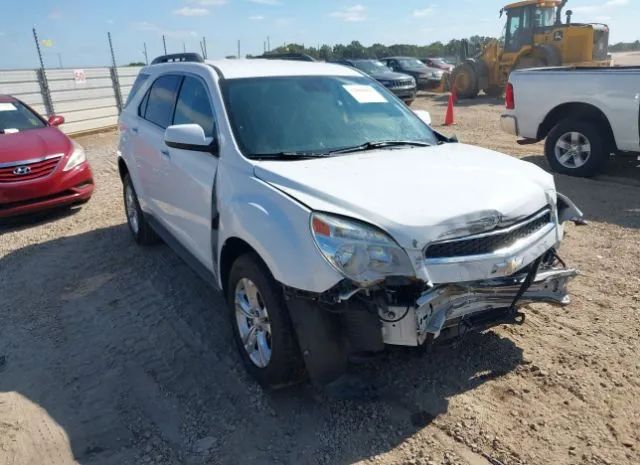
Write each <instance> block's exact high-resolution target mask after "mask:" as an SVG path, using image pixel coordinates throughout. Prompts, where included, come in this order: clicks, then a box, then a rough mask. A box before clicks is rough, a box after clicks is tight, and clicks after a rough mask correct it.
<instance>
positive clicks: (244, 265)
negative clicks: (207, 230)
mask: <svg viewBox="0 0 640 465" xmlns="http://www.w3.org/2000/svg"><path fill="white" fill-rule="evenodd" d="M227 302H228V306H229V312H230V319H231V324H232V329H233V335H234V338H235V341H236V344H237V346H238V350H239V352H240V356H241V357H242V361H243V362H244V365H245V368H246V369H247V371H248V372H249V373H250V374H251V375H252V376H253V377H254V378H255V380H256V381H258V383H260V385H261V386H262V387H264V388H267V389H276V388H279V387H284V386H288V385H291V384H294V383H297V382H300V381H302V380H303V379H304V375H305V370H304V361H303V358H302V354H301V352H300V348H299V346H298V341H297V339H296V336H295V331H294V328H293V324H292V323H291V319H290V317H289V310H288V308H287V307H286V304H285V301H284V298H283V295H282V289H281V288H280V286H278V284H277V283H276V281H275V279H274V278H273V276H272V275H271V273H270V272H269V270H268V269H267V267H266V266H265V265H264V263H263V262H262V260H260V258H259V257H258V256H257V255H255V254H254V253H248V254H245V255H242V256H240V257H239V258H238V259H237V260H236V261H235V262H234V263H233V265H232V267H231V272H230V273H229V282H228V286H227Z"/></svg>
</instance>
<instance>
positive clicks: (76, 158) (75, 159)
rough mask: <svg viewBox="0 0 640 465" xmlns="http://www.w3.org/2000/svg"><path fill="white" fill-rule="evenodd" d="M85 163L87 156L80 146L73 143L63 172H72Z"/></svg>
mask: <svg viewBox="0 0 640 465" xmlns="http://www.w3.org/2000/svg"><path fill="white" fill-rule="evenodd" d="M85 161H87V155H86V154H85V153H84V149H83V148H82V146H81V145H80V144H77V143H76V142H75V141H73V153H71V156H70V157H69V161H68V162H67V164H66V166H65V167H64V170H63V171H69V170H72V169H73V168H75V167H76V166H78V165H80V164H82V163H84V162H85Z"/></svg>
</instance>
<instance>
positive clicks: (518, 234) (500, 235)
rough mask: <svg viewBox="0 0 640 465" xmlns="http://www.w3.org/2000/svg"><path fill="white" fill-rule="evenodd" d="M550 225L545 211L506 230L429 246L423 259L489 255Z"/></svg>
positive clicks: (548, 216) (546, 210)
mask: <svg viewBox="0 0 640 465" xmlns="http://www.w3.org/2000/svg"><path fill="white" fill-rule="evenodd" d="M550 223H552V217H551V211H549V210H548V209H545V210H542V211H540V212H538V213H536V214H535V215H533V216H531V217H529V218H528V219H526V220H524V221H522V222H520V223H517V224H515V225H513V226H510V227H508V228H503V229H496V230H494V231H491V232H490V233H484V234H479V235H477V236H474V237H467V238H462V239H454V240H451V241H445V242H438V243H435V244H431V245H430V246H428V247H427V250H426V252H425V257H426V258H427V259H446V258H455V257H469V256H474V255H486V254H491V253H494V252H497V251H499V250H501V249H505V248H507V247H510V246H512V245H514V244H515V243H516V242H518V241H519V240H521V239H526V238H527V237H529V236H531V235H533V234H535V233H536V232H538V231H540V230H541V229H542V228H544V227H545V226H546V225H548V224H550Z"/></svg>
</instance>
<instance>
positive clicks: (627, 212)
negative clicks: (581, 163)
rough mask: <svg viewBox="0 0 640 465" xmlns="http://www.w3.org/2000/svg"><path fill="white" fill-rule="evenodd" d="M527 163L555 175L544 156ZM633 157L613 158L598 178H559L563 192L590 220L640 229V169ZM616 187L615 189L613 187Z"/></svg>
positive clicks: (532, 157) (557, 176)
mask: <svg viewBox="0 0 640 465" xmlns="http://www.w3.org/2000/svg"><path fill="white" fill-rule="evenodd" d="M523 160H526V161H529V162H531V163H534V164H536V165H538V166H540V167H541V168H543V169H544V170H546V171H549V172H550V171H551V168H550V167H549V164H548V163H547V160H546V158H545V157H544V156H541V155H530V156H527V157H524V158H523ZM639 164H640V162H638V161H637V160H636V159H635V158H633V157H612V158H611V159H610V160H609V162H608V163H607V165H606V167H605V170H604V172H603V173H602V174H601V175H598V176H596V177H595V178H591V179H588V178H575V177H571V176H564V175H560V174H555V179H556V185H557V189H558V191H559V192H562V193H564V194H566V195H568V196H569V197H570V198H571V199H572V200H573V201H574V202H575V203H576V204H577V205H578V206H579V207H580V208H581V209H582V210H583V211H584V213H585V214H586V216H587V219H591V220H596V221H601V222H605V223H610V224H617V225H619V226H622V227H625V228H640V168H638V165H639ZM612 185H613V186H616V188H615V189H612V188H611V187H612Z"/></svg>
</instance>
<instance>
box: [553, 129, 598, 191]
mask: <svg viewBox="0 0 640 465" xmlns="http://www.w3.org/2000/svg"><path fill="white" fill-rule="evenodd" d="M572 133H577V134H579V135H580V137H579V139H578V140H579V145H578V146H579V147H583V146H584V143H585V142H586V143H588V144H589V146H590V153H589V154H588V156H586V155H585V153H584V152H580V153H579V154H577V155H575V156H572V155H569V156H568V159H566V158H565V157H564V155H566V154H567V152H566V151H565V149H564V148H561V147H560V146H559V145H560V144H561V143H562V141H565V142H566V140H567V139H568V138H570V137H571V136H570V134H572ZM568 135H569V136H568ZM556 148H557V149H558V150H556ZM569 151H570V152H571V153H575V151H572V149H569ZM545 155H546V157H547V160H548V161H549V165H551V168H552V169H553V170H554V171H556V172H558V173H562V174H567V175H569V176H578V177H583V178H589V177H592V176H595V175H596V174H598V173H599V172H600V171H601V169H602V167H603V166H604V164H605V162H606V161H607V159H608V155H609V154H608V153H607V151H606V150H605V144H604V141H603V139H602V136H601V135H600V132H599V131H598V128H597V127H596V126H595V125H594V124H593V123H590V122H588V121H580V120H571V119H566V120H563V121H561V122H560V123H558V124H557V125H556V126H554V127H553V129H551V131H550V132H549V134H548V135H547V140H546V142H545ZM572 165H573V167H572Z"/></svg>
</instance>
